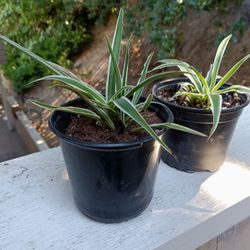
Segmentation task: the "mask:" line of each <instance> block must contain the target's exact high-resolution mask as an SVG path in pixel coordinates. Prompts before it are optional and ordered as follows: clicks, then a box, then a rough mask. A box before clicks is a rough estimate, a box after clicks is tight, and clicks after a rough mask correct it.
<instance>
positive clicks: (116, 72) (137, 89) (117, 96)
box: [0, 9, 204, 153]
mask: <svg viewBox="0 0 250 250" xmlns="http://www.w3.org/2000/svg"><path fill="white" fill-rule="evenodd" d="M123 17H124V11H123V9H121V10H120V12H119V16H118V20H117V24H116V29H115V33H114V37H113V41H112V43H110V42H109V41H108V40H107V45H108V49H109V53H110V57H109V67H108V74H107V82H106V95H105V96H104V95H102V94H101V93H100V92H98V91H97V90H96V89H95V88H93V87H91V86H90V85H89V84H88V83H86V82H84V81H82V80H80V79H79V78H78V77H76V76H75V75H74V74H73V73H71V72H69V71H68V70H66V69H64V68H63V67H61V66H59V65H57V64H55V63H51V62H50V61H47V60H45V59H43V58H41V57H39V56H38V55H36V54H34V53H33V52H31V51H30V50H28V49H26V48H24V47H22V46H20V45H19V44H17V43H15V42H13V41H12V40H10V39H8V38H7V37H5V36H2V35H0V39H2V40H4V41H5V42H7V43H9V44H10V45H12V46H14V47H15V48H17V49H19V50H21V51H22V52H23V53H24V54H26V55H29V56H30V57H31V58H33V59H34V60H36V61H38V62H40V63H41V64H43V65H44V66H46V67H47V68H49V69H50V70H52V71H54V73H55V75H49V76H46V77H43V78H41V79H38V80H36V81H40V80H50V81H57V82H59V84H54V85H53V86H59V87H61V88H66V89H69V90H71V91H73V92H74V93H76V94H77V95H78V96H79V97H80V98H81V99H82V100H84V101H85V102H86V103H87V104H88V106H89V108H78V107H59V106H53V105H50V104H46V103H42V102H40V101H37V100H31V102H32V103H33V104H35V105H38V106H40V107H42V108H46V109H50V110H61V111H64V112H70V113H74V114H79V115H82V116H84V117H87V118H89V119H93V120H95V121H97V123H102V124H103V125H105V126H106V127H108V128H109V129H110V130H113V131H117V132H118V131H121V130H123V131H126V130H127V131H130V130H131V126H130V125H131V121H132V122H136V123H137V124H139V126H140V127H141V128H142V129H144V130H145V131H146V132H147V133H148V134H149V135H151V136H152V137H153V138H154V139H155V140H157V141H158V142H159V143H160V144H161V145H162V147H163V148H164V149H165V150H167V151H168V152H170V153H171V149H169V147H168V146H167V145H166V144H165V143H164V142H163V141H162V140H161V139H160V138H159V137H158V136H157V134H156V132H155V130H154V128H155V127H157V128H166V127H169V128H171V129H173V128H174V129H177V130H182V131H185V132H190V133H193V134H196V135H201V136H204V134H202V133H199V132H197V131H194V130H192V129H188V128H185V127H183V126H179V125H176V124H174V123H161V124H153V125H149V124H148V123H147V122H146V121H145V119H144V118H143V116H142V115H141V113H140V112H141V111H142V110H145V109H147V108H148V107H149V105H150V103H151V101H152V96H149V97H148V98H147V99H146V100H145V101H144V102H142V103H140V102H139V100H140V97H141V95H142V90H143V87H144V86H146V85H148V84H150V83H152V82H153V81H154V80H157V79H160V78H163V77H167V76H176V75H180V74H182V72H176V71H171V72H165V73H156V74H154V75H151V76H149V77H148V76H147V72H148V66H149V64H150V61H151V58H152V55H149V56H148V59H147V60H146V62H145V64H144V67H143V69H142V72H141V76H140V78H139V80H138V82H137V85H136V86H131V85H129V84H128V82H127V74H128V66H129V46H130V40H129V41H128V42H127V45H126V48H125V51H126V53H125V59H124V63H123V65H122V71H121V70H120V67H119V66H120V65H119V61H120V51H121V44H122V43H121V40H122V30H123Z"/></svg>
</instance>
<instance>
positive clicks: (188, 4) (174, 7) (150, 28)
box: [127, 0, 245, 58]
mask: <svg viewBox="0 0 250 250" xmlns="http://www.w3.org/2000/svg"><path fill="white" fill-rule="evenodd" d="M230 2H232V0H175V1H171V0H138V1H136V4H133V5H132V6H131V8H130V9H129V11H128V13H127V30H129V31H131V30H133V31H134V34H135V35H136V36H141V35H143V34H145V33H146V34H147V36H148V38H149V39H150V41H151V42H152V43H153V44H154V45H155V46H156V47H157V48H158V57H159V58H167V57H174V56H175V45H176V44H177V37H176V25H177V23H178V22H180V21H181V20H183V18H184V17H185V15H186V14H187V12H188V11H189V10H190V9H195V10H206V11H211V10H214V9H220V11H221V12H223V11H225V9H226V7H227V5H228V4H230ZM240 2H241V0H235V1H234V4H239V3H240ZM237 25H238V26H239V28H238V27H236V28H238V30H239V29H241V30H242V29H244V25H245V23H244V20H243V21H240V22H239V23H238V24H237ZM235 31H236V32H237V30H235ZM229 33H234V28H232V30H230V31H228V32H225V33H223V34H221V35H220V37H218V43H219V42H220V41H221V40H222V39H223V38H224V37H226V36H227V35H228V34H229Z"/></svg>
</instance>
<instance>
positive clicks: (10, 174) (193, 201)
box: [0, 107, 250, 250]
mask: <svg viewBox="0 0 250 250" xmlns="http://www.w3.org/2000/svg"><path fill="white" fill-rule="evenodd" d="M249 148H250V107H248V108H247V109H246V110H245V112H244V114H243V115H242V117H241V120H240V122H239V124H238V127H237V130H236V133H235V135H234V138H233V140H232V142H231V148H230V150H229V154H228V157H227V160H226V162H225V164H224V165H223V166H222V168H221V169H220V170H219V171H217V172H216V173H214V174H211V173H195V174H187V173H183V172H179V171H177V170H175V169H172V168H170V167H168V166H166V165H165V164H163V163H161V164H160V169H159V173H158V176H157V183H156V188H155V195H154V198H153V200H152V203H151V204H150V206H149V207H148V209H147V210H146V211H145V212H144V213H143V214H142V215H141V216H139V217H138V218H136V219H133V220H130V221H128V222H124V223H120V224H101V223H97V222H94V221H92V220H90V219H88V218H86V217H85V216H83V215H82V214H81V213H80V212H79V211H78V210H77V208H76V206H75V204H74V201H73V197H72V193H71V188H70V184H69V180H68V177H67V173H66V170H65V165H64V162H63V159H62V155H61V151H60V149H59V148H55V149H52V150H47V151H43V152H40V153H35V154H32V155H29V156H26V157H22V158H18V159H15V160H12V161H9V162H4V163H0V183H1V188H0V249H5V250H8V249H11V250H16V249H19V250H22V249H25V250H27V249H41V250H42V249H84V250H85V249H91V250H93V249H97V250H99V249H103V250H104V249H126V250H127V249H136V250H138V249H142V250H147V249H170V250H174V249H181V250H188V249H195V248H197V247H199V246H201V245H203V244H204V243H206V242H208V241H209V240H211V239H213V238H215V237H216V236H217V235H220V234H221V233H223V232H225V231H226V230H228V229H229V228H231V227H232V226H234V225H236V224H238V223H239V222H241V221H243V220H245V219H247V218H249V216H250V152H249ZM249 240H250V239H249Z"/></svg>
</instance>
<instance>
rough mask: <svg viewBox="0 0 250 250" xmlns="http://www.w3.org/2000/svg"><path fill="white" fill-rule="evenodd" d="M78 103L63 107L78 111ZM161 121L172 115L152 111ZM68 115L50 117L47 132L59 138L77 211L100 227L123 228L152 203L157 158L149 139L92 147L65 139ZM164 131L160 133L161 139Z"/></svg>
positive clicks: (155, 146) (160, 109) (156, 108)
mask: <svg viewBox="0 0 250 250" xmlns="http://www.w3.org/2000/svg"><path fill="white" fill-rule="evenodd" d="M78 102H79V99H77V100H74V101H71V102H69V103H67V104H66V105H71V106H72V105H76V104H77V103H78ZM150 108H151V110H154V111H156V112H157V113H158V114H159V116H160V117H161V118H162V119H163V120H164V121H169V122H171V121H173V116H172V113H171V111H170V110H169V109H168V108H166V107H163V106H161V105H159V104H158V105H157V104H156V105H155V104H154V105H151V106H150ZM71 117H72V114H69V113H64V112H61V111H54V112H53V113H52V115H51V118H50V120H49V126H50V129H51V130H52V131H53V132H54V133H55V134H56V135H57V136H58V137H59V138H60V143H61V148H62V152H63V156H64V160H65V163H66V167H67V171H68V175H69V178H70V182H71V185H72V188H73V194H74V198H75V202H76V205H77V207H78V208H79V210H80V211H81V212H82V213H83V214H85V215H87V216H88V217H90V218H92V219H94V220H97V221H101V222H107V223H111V222H121V221H124V220H127V219H130V218H133V217H135V216H137V215H139V214H140V213H141V212H142V211H143V210H144V209H145V208H146V207H147V206H148V205H149V203H150V201H151V199H152V196H153V189H154V183H155V178H156V173H157V168H158V163H159V158H160V153H161V148H160V145H159V143H158V142H156V141H155V140H154V139H153V138H152V137H151V136H146V137H145V138H143V139H141V140H138V141H131V142H126V143H119V144H96V143H91V142H85V141H80V140H77V139H74V138H72V137H69V136H67V135H65V134H64V131H65V128H66V127H67V125H68V124H69V122H70V120H71ZM164 132H165V131H164V130H162V131H160V132H159V136H160V137H162V136H163V134H164Z"/></svg>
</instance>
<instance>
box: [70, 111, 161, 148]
mask: <svg viewBox="0 0 250 250" xmlns="http://www.w3.org/2000/svg"><path fill="white" fill-rule="evenodd" d="M141 114H142V116H143V117H144V119H145V120H146V121H147V122H148V123H149V124H155V123H161V122H162V120H161V119H160V118H159V116H158V115H157V114H156V113H155V112H151V111H145V112H142V113H141ZM137 127H138V125H137V124H135V123H131V126H130V129H133V128H137ZM156 132H157V131H156ZM65 134H66V135H68V136H72V137H73V138H75V139H79V140H82V141H88V142H94V143H122V142H128V141H134V140H138V139H141V138H143V137H145V136H147V135H148V134H147V133H146V132H145V131H140V132H120V133H118V132H114V131H111V130H110V129H108V128H106V127H105V126H103V125H101V124H97V123H96V121H94V120H90V119H86V118H84V117H82V116H72V120H71V122H70V123H69V125H68V127H67V128H66V131H65Z"/></svg>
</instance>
